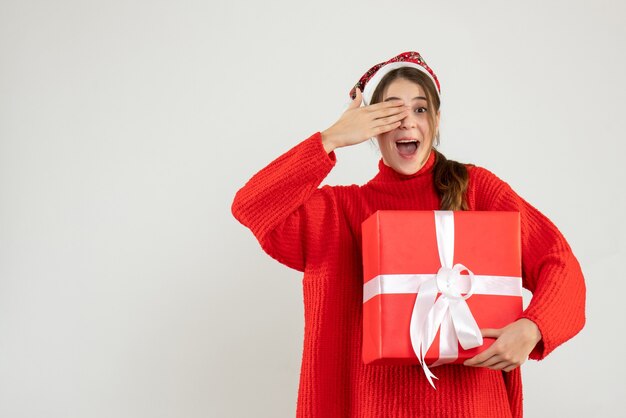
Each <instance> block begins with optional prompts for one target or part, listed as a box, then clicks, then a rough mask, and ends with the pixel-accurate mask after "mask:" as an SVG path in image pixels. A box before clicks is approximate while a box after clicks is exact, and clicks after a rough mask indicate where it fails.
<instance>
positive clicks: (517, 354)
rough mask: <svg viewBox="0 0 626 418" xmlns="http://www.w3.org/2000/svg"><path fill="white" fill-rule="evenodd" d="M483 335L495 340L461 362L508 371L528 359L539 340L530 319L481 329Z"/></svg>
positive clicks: (521, 319) (537, 329)
mask: <svg viewBox="0 0 626 418" xmlns="http://www.w3.org/2000/svg"><path fill="white" fill-rule="evenodd" d="M481 333H482V335H483V337H487V338H496V341H495V342H494V343H493V344H492V345H491V347H489V348H488V349H486V350H485V351H483V352H482V353H480V354H478V355H476V356H474V357H472V358H471V359H469V360H466V361H465V362H464V363H463V364H464V365H466V366H473V367H487V368H489V369H492V370H504V371H505V372H510V371H511V370H513V369H515V368H516V367H519V366H521V365H522V363H524V362H525V361H526V360H528V355H529V354H530V352H531V351H532V350H533V348H535V345H537V343H538V342H539V341H540V340H541V332H540V331H539V328H538V327H537V325H536V324H535V323H534V322H533V321H531V320H530V319H526V318H520V319H518V320H517V321H515V322H513V323H511V324H509V325H507V326H506V327H504V328H499V329H491V328H485V329H481Z"/></svg>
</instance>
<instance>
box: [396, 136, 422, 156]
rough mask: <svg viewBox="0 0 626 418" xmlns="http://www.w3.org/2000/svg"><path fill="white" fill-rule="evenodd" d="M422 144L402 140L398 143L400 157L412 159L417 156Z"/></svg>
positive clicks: (411, 140)
mask: <svg viewBox="0 0 626 418" xmlns="http://www.w3.org/2000/svg"><path fill="white" fill-rule="evenodd" d="M419 144H420V142H419V141H418V140H417V139H400V140H398V141H396V148H397V149H398V152H399V153H400V155H403V156H405V157H410V156H411V155H413V154H415V152H416V151H417V148H418V147H419Z"/></svg>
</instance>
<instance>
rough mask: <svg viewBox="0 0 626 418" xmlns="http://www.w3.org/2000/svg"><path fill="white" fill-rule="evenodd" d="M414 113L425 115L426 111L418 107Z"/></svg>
mask: <svg viewBox="0 0 626 418" xmlns="http://www.w3.org/2000/svg"><path fill="white" fill-rule="evenodd" d="M415 112H416V113H426V112H428V109H426V108H425V107H418V108H417V109H415Z"/></svg>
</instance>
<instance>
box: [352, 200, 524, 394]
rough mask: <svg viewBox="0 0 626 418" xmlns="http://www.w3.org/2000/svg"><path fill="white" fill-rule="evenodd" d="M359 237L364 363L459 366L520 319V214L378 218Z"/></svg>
mask: <svg viewBox="0 0 626 418" xmlns="http://www.w3.org/2000/svg"><path fill="white" fill-rule="evenodd" d="M362 233H363V235H362V237H363V248H362V249H363V273H364V288H363V361H364V362H365V363H367V364H393V365H399V364H418V363H420V362H422V363H423V365H429V366H431V367H432V366H437V365H439V364H444V363H462V362H463V361H465V360H466V359H468V358H471V357H473V356H475V355H476V354H478V353H480V352H481V351H484V350H485V349H486V348H487V347H489V346H490V345H491V344H492V343H493V341H495V340H494V339H491V338H484V340H483V338H482V337H481V336H476V335H475V334H476V332H478V334H480V332H479V328H501V327H503V326H505V325H507V324H509V323H511V322H514V321H515V320H517V319H518V318H519V316H520V315H521V313H522V281H521V246H520V222H519V213H518V212H495V211H490V212H480V211H455V212H451V211H378V212H376V213H374V214H373V215H372V216H371V217H369V218H368V219H367V220H365V221H364V222H363V225H362ZM451 289H452V290H451ZM470 289H471V292H470V293H469V294H468V292H469V291H470ZM422 292H423V294H422V295H421V296H419V297H418V295H420V294H421V293H422ZM459 296H460V297H459ZM468 296H469V297H468ZM435 305H436V306H435ZM467 307H468V308H469V311H468V310H467V309H466V308H467ZM468 316H469V317H471V318H469V317H468ZM472 321H475V323H473V324H472V323H471V322H472ZM456 327H459V328H460V329H459V330H457V329H456ZM468 327H469V328H468ZM472 327H473V328H472ZM467 329H473V330H474V331H471V330H470V331H469V334H470V336H469V337H468V336H467V334H468V332H467ZM472 332H473V334H472ZM468 341H469V342H468ZM463 343H465V344H464V345H465V346H470V348H463ZM420 351H421V353H422V354H421V356H420V354H419V353H420ZM418 357H421V358H418ZM425 371H426V372H427V374H428V368H427V367H426V368H425ZM431 383H432V381H431Z"/></svg>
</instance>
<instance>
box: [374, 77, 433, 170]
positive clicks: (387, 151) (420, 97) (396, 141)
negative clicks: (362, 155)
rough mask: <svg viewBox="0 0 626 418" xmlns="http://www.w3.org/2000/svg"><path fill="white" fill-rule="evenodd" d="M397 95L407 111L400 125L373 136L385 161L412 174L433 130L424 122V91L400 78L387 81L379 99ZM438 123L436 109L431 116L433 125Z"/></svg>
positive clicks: (421, 160) (427, 150)
mask: <svg viewBox="0 0 626 418" xmlns="http://www.w3.org/2000/svg"><path fill="white" fill-rule="evenodd" d="M391 99H400V100H402V101H404V104H405V105H406V106H410V107H411V110H412V111H411V112H410V113H409V115H408V116H407V117H406V118H404V119H403V120H402V121H401V123H400V126H398V127H397V128H395V129H394V130H392V131H389V132H386V133H384V134H381V135H379V136H378V137H377V140H378V146H379V148H380V152H381V154H382V156H383V162H384V163H385V165H387V166H389V167H391V168H393V169H394V170H395V171H397V172H398V173H401V174H415V173H417V172H418V171H419V169H420V168H422V166H423V165H424V164H425V163H426V160H428V156H429V155H430V150H431V147H432V143H433V133H432V132H431V130H430V126H429V125H428V115H429V113H431V112H433V111H434V109H429V108H428V102H427V101H426V94H425V93H424V89H423V88H422V86H420V85H419V84H416V83H414V82H412V81H409V80H406V79H404V78H397V79H395V80H394V81H392V82H391V84H389V85H388V86H387V88H386V89H385V91H384V92H383V97H382V101H387V100H391ZM438 127H439V112H437V117H436V118H435V129H438Z"/></svg>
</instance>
